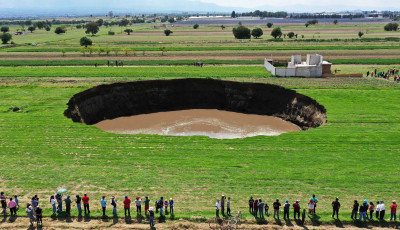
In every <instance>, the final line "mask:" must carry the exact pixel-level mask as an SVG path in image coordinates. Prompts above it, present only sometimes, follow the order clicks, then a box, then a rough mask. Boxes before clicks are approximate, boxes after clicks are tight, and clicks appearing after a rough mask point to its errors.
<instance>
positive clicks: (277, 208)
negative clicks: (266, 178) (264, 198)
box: [272, 199, 281, 220]
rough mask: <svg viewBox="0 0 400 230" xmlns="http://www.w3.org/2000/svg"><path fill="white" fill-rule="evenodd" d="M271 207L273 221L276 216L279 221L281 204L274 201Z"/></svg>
mask: <svg viewBox="0 0 400 230" xmlns="http://www.w3.org/2000/svg"><path fill="white" fill-rule="evenodd" d="M272 206H273V207H274V219H275V218H276V216H277V217H278V220H279V207H280V206H281V203H279V199H276V201H275V202H274V204H273V205H272Z"/></svg>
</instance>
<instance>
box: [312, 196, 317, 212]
mask: <svg viewBox="0 0 400 230" xmlns="http://www.w3.org/2000/svg"><path fill="white" fill-rule="evenodd" d="M312 199H313V200H314V215H315V214H316V213H315V208H316V207H317V203H318V199H317V197H315V194H313V195H312Z"/></svg>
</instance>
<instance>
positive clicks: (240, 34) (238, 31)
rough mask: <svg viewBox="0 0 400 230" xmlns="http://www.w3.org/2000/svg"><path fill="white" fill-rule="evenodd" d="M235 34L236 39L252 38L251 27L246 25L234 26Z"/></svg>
mask: <svg viewBox="0 0 400 230" xmlns="http://www.w3.org/2000/svg"><path fill="white" fill-rule="evenodd" d="M232 32H233V35H234V36H235V38H236V39H250V37H251V35H250V29H249V28H247V27H245V26H238V27H235V28H233V30H232Z"/></svg>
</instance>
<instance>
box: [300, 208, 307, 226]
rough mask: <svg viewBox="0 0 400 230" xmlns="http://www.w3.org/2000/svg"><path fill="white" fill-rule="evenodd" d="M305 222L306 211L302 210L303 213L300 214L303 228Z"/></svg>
mask: <svg viewBox="0 0 400 230" xmlns="http://www.w3.org/2000/svg"><path fill="white" fill-rule="evenodd" d="M305 221H306V209H303V213H302V214H301V225H302V226H304V222H305Z"/></svg>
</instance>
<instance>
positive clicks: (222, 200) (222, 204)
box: [221, 195, 225, 216]
mask: <svg viewBox="0 0 400 230" xmlns="http://www.w3.org/2000/svg"><path fill="white" fill-rule="evenodd" d="M221 214H222V216H225V196H224V195H222V196H221Z"/></svg>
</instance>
